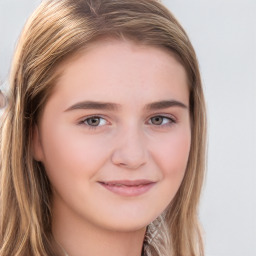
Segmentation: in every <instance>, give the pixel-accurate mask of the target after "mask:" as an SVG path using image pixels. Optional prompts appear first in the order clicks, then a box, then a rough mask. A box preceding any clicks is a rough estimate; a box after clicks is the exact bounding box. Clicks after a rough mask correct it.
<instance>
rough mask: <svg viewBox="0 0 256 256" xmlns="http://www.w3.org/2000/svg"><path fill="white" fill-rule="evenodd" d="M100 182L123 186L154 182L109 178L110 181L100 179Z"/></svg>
mask: <svg viewBox="0 0 256 256" xmlns="http://www.w3.org/2000/svg"><path fill="white" fill-rule="evenodd" d="M100 183H102V184H106V185H124V186H139V185H147V184H151V183H155V182H154V181H151V180H145V179H143V180H111V181H100Z"/></svg>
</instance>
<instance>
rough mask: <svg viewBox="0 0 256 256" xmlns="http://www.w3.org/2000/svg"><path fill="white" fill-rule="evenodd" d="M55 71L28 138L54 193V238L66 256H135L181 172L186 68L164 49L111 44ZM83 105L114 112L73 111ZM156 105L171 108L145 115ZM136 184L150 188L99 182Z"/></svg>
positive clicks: (186, 132)
mask: <svg viewBox="0 0 256 256" xmlns="http://www.w3.org/2000/svg"><path fill="white" fill-rule="evenodd" d="M58 71H59V72H61V74H62V75H61V77H60V78H59V80H58V82H57V84H56V86H55V88H54V91H53V93H52V95H51V96H50V98H49V100H48V102H47V103H46V105H45V108H44V110H43V112H42V115H41V118H40V120H39V123H38V125H37V126H36V127H35V132H34V139H33V141H34V146H33V152H34V158H35V159H36V160H37V161H41V162H42V163H43V164H44V166H45V169H46V172H47V175H48V177H49V179H50V182H51V184H52V188H53V205H52V210H53V234H54V237H55V239H56V240H57V241H58V242H59V243H60V244H61V245H62V247H63V248H65V250H66V251H67V252H68V254H69V255H70V256H85V255H90V256H94V255H95V256H96V255H104V256H108V255H109V256H110V255H111V256H115V255H116V256H117V255H118V256H120V255H123V256H125V255H127V256H128V255H129V256H139V255H141V249H142V244H143V239H144V234H145V230H146V226H147V225H148V224H149V223H150V222H151V221H153V220H154V219H155V218H156V217H157V216H159V215H160V214H161V213H162V212H163V211H164V210H165V209H166V207H167V206H168V205H169V203H170V202H171V200H172V199H173V197H174V195H175V194H176V192H177V190H178V188H179V186H180V184H181V181H182V179H183V176H184V173H185V170H186V165H187V160H188V156H189V150H190V143H191V130H190V118H189V90H188V85H187V77H186V72H185V69H184V68H183V66H182V65H181V64H180V63H179V62H178V61H177V59H176V58H175V56H174V55H173V54H172V53H171V52H169V51H167V50H165V49H162V48H157V47H152V46H142V45H138V44H136V43H134V42H131V41H129V40H123V41H121V40H120V41H118V40H110V39H108V40H101V41H99V42H95V43H93V45H91V46H90V47H89V48H87V49H86V50H84V52H82V53H80V54H79V55H77V56H76V57H74V58H72V59H70V60H69V61H67V62H66V63H64V64H62V65H61V67H59V70H58ZM84 101H97V102H101V103H102V102H104V103H106V102H108V103H114V104H117V106H115V107H112V108H110V109H108V108H106V106H104V108H101V109H95V106H93V108H88V104H87V106H85V104H84V105H83V106H82V105H81V104H78V105H76V104H77V103H81V102H84ZM159 101H172V104H168V106H167V105H166V104H165V106H162V107H160V106H156V105H155V108H152V106H151V108H146V106H148V105H149V104H151V105H152V103H154V102H159ZM177 102H178V103H177ZM158 105H159V104H158ZM162 105H163V104H162ZM169 105H171V106H169ZM183 105H184V106H183ZM90 107H92V106H90ZM91 116H97V117H98V118H97V117H96V119H95V118H94V119H93V120H92V119H88V118H90V117H91ZM92 124H93V125H95V126H93V125H92ZM141 179H143V180H145V179H146V180H149V181H151V182H153V185H152V186H151V187H150V189H148V190H147V191H146V192H144V193H142V194H139V195H135V196H130V195H120V194H116V193H114V192H112V191H109V190H108V189H106V188H105V187H104V186H103V185H102V184H100V183H99V181H104V182H105V181H113V180H129V181H134V180H141ZM99 241H100V242H99ZM99 245H100V246H99ZM60 255H61V254H60Z"/></svg>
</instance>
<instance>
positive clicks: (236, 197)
mask: <svg viewBox="0 0 256 256" xmlns="http://www.w3.org/2000/svg"><path fill="white" fill-rule="evenodd" d="M39 2H40V1H39V0H0V81H2V83H4V85H2V88H3V87H5V86H6V83H5V81H6V79H7V75H8V72H9V67H10V61H11V58H12V54H13V51H14V47H15V43H16V41H17V38H18V35H19V33H20V31H21V29H22V27H23V25H24V22H25V20H26V18H27V17H28V16H29V15H30V14H31V12H32V11H33V9H34V8H35V7H36V6H37V5H38V4H39ZM163 3H164V4H166V5H167V6H168V8H169V9H170V10H171V11H172V12H173V13H174V15H175V16H176V17H177V18H178V20H179V21H180V22H181V24H182V25H183V26H184V28H185V30H186V31H187V33H188V34H189V36H190V38H191V41H192V43H193V45H194V47H195V49H196V52H197V54H198V59H199V63H200V68H201V72H202V78H203V84H204V88H205V95H206V100H207V108H208V114H209V149H208V155H209V161H208V171H207V177H206V183H205V187H204V191H203V196H202V202H201V207H200V218H201V221H202V223H203V227H204V230H205V234H204V237H205V242H206V256H255V255H256V174H255V173H256V121H255V120H256V1H255V0H201V1H200V0H173V1H172V0H163Z"/></svg>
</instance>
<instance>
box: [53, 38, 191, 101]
mask: <svg viewBox="0 0 256 256" xmlns="http://www.w3.org/2000/svg"><path fill="white" fill-rule="evenodd" d="M57 72H59V73H60V76H59V79H58V81H57V83H56V86H55V89H54V91H55V93H63V94H64V93H66V94H67V95H68V94H69V95H73V96H74V95H75V94H76V97H77V98H79V97H80V98H82V97H88V93H89V95H90V97H93V98H97V100H103V99H104V98H105V97H107V96H108V97H110V96H111V92H112V93H115V94H118V93H121V92H122V94H123V96H124V97H125V98H129V97H130V98H134V97H135V96H136V94H138V93H140V96H141V97H148V98H149V99H150V98H152V97H153V96H154V95H155V96H156V97H165V96H166V94H170V97H172V96H176V97H181V98H182V97H183V98H184V97H185V98H186V97H187V94H188V83H187V75H186V71H185V69H184V67H183V66H182V64H181V63H180V62H179V61H178V58H177V56H176V55H175V54H174V53H172V52H171V51H169V50H167V49H164V48H160V47H155V46H148V45H142V44H138V43H135V42H133V41H130V40H115V39H104V40H100V41H96V42H94V43H91V44H89V45H88V47H86V49H83V51H79V52H78V53H76V54H75V55H73V56H72V57H71V58H69V59H68V60H67V61H65V62H64V63H62V64H61V65H60V67H59V68H58V71H57ZM115 94H113V95H112V98H113V97H114V96H115ZM119 96H120V95H119ZM110 98H111V97H110ZM121 99H122V98H120V100H121ZM81 100H82V99H81ZM110 100H111V99H110ZM184 100H186V99H184Z"/></svg>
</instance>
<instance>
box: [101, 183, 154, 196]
mask: <svg viewBox="0 0 256 256" xmlns="http://www.w3.org/2000/svg"><path fill="white" fill-rule="evenodd" d="M100 185H102V186H103V187H104V188H106V189H107V190H109V191H111V192H113V193H115V194H118V195H120V196H139V195H142V194H144V193H146V192H147V191H149V190H150V189H151V188H152V187H153V186H154V185H155V183H154V182H152V183H148V184H143V185H139V186H125V185H122V186H116V185H108V184H105V183H101V182H100Z"/></svg>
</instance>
